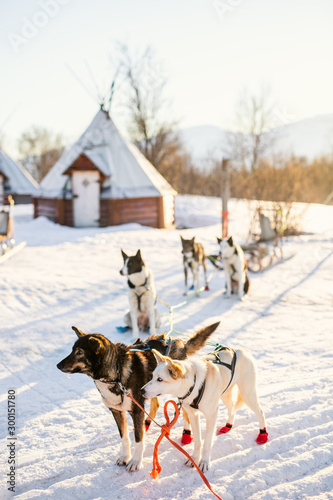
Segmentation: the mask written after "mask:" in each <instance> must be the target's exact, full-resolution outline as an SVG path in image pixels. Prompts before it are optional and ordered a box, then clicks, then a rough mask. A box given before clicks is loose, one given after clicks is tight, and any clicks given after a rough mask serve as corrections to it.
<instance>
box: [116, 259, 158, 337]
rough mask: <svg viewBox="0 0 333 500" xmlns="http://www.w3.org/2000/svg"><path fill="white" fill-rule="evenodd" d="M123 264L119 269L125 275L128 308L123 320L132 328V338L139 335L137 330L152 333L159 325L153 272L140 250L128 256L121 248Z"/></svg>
mask: <svg viewBox="0 0 333 500" xmlns="http://www.w3.org/2000/svg"><path fill="white" fill-rule="evenodd" d="M121 254H122V256H123V259H124V266H123V267H122V269H121V270H120V274H121V275H122V276H127V284H128V287H129V290H128V299H129V305H130V310H129V312H128V313H126V315H125V317H124V322H125V324H126V325H127V326H129V327H130V328H132V331H133V340H134V339H136V338H137V337H138V336H139V330H141V331H148V330H149V331H150V332H151V334H152V335H154V334H155V333H156V329H158V328H159V327H160V324H161V319H160V314H159V311H158V309H157V307H156V306H155V302H156V289H155V284H154V277H153V273H152V272H151V270H150V269H148V267H147V266H146V265H145V263H144V262H143V260H142V257H141V251H140V250H138V251H137V253H136V255H133V256H131V257H129V256H128V255H126V253H125V252H124V251H123V250H122V251H121Z"/></svg>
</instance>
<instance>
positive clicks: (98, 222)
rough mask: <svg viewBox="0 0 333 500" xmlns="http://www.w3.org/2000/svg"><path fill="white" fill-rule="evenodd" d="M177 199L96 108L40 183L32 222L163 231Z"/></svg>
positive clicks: (101, 110) (169, 219) (137, 151)
mask: <svg viewBox="0 0 333 500" xmlns="http://www.w3.org/2000/svg"><path fill="white" fill-rule="evenodd" d="M176 194H177V193H176V191H174V189H173V188H172V187H171V186H170V184H168V182H167V181H166V180H165V179H164V177H162V175H161V174H160V173H159V172H157V170H156V169H155V167H153V165H152V164H151V163H150V162H149V161H148V160H147V159H146V158H145V157H144V156H143V155H142V154H141V153H140V151H139V150H138V149H137V148H136V147H135V146H134V145H133V144H131V143H130V142H128V141H127V140H126V139H124V138H123V137H122V136H121V135H120V133H119V132H118V130H117V128H116V127H115V125H114V123H113V121H112V120H111V118H110V116H109V114H108V113H107V112H106V111H104V109H102V108H101V109H100V110H99V111H98V113H97V115H96V116H95V118H94V119H93V121H92V122H91V124H90V125H89V127H88V128H87V130H86V131H85V132H84V133H83V135H82V136H81V137H80V138H79V140H78V141H77V142H76V143H75V144H73V146H71V147H70V148H69V149H68V150H67V151H65V153H64V154H63V155H62V156H61V158H60V159H59V160H58V161H57V163H56V164H55V165H54V166H53V167H52V169H51V170H50V171H49V172H48V174H47V175H46V176H45V178H44V179H43V180H42V182H41V184H40V190H39V193H38V195H37V196H36V197H35V198H34V205H35V217H38V216H40V215H44V216H46V217H48V218H49V219H51V220H53V221H55V222H58V223H59V224H63V225H67V226H75V227H88V226H111V225H116V224H125V223H128V222H137V223H140V224H144V225H147V226H152V227H158V228H167V227H170V226H172V224H173V221H174V197H175V195H176Z"/></svg>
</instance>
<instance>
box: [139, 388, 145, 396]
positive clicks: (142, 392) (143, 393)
mask: <svg viewBox="0 0 333 500" xmlns="http://www.w3.org/2000/svg"><path fill="white" fill-rule="evenodd" d="M140 392H141V394H142V396H145V395H146V389H145V388H144V387H142V388H141V389H140Z"/></svg>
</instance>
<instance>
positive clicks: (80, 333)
mask: <svg viewBox="0 0 333 500" xmlns="http://www.w3.org/2000/svg"><path fill="white" fill-rule="evenodd" d="M72 330H74V332H75V333H76V335H77V336H78V338H80V337H84V336H85V335H87V334H86V333H84V332H83V331H82V330H79V329H78V328H76V326H72Z"/></svg>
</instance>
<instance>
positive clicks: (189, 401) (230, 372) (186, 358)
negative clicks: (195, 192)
mask: <svg viewBox="0 0 333 500" xmlns="http://www.w3.org/2000/svg"><path fill="white" fill-rule="evenodd" d="M181 242H182V253H183V264H184V276H185V292H184V294H185V295H186V294H187V293H188V271H189V270H190V271H191V273H192V275H193V287H194V289H195V290H197V289H198V286H199V268H200V266H202V267H203V270H204V276H205V285H206V289H208V282H207V270H206V255H205V252H204V249H203V246H202V245H201V244H200V243H196V242H195V239H194V238H192V239H191V240H185V239H183V238H181ZM218 244H219V247H220V256H221V258H222V259H223V265H224V270H225V276H226V297H230V295H231V294H232V293H237V294H238V297H239V298H242V296H243V294H244V293H248V290H249V279H248V276H247V272H246V261H245V259H244V254H243V251H242V249H241V248H240V246H239V245H236V244H235V243H234V241H233V239H232V237H230V238H228V239H223V240H220V239H219V238H218ZM121 252H122V256H123V260H124V265H123V267H122V269H121V270H120V274H121V275H123V276H125V277H126V278H127V284H128V298H129V305H130V310H129V312H128V313H127V314H126V315H125V323H126V325H127V326H128V327H130V328H131V329H132V332H133V341H134V339H136V340H135V341H134V342H133V343H132V344H131V345H129V346H126V345H124V344H122V343H119V342H117V343H113V342H111V341H110V340H108V339H107V338H106V337H104V336H103V335H101V334H98V333H92V334H87V333H84V332H82V331H81V330H79V329H78V328H76V327H74V326H73V327H72V328H73V330H74V331H75V333H76V335H77V337H78V339H77V341H76V342H75V344H74V346H73V348H72V352H71V353H70V354H69V355H68V356H67V357H66V358H65V359H63V360H62V361H60V363H58V365H57V367H58V368H59V370H61V371H62V372H64V373H85V374H86V375H88V376H90V377H91V378H92V379H93V380H94V382H95V385H96V387H97V389H98V391H99V392H100V394H101V397H102V400H103V403H104V404H105V406H106V407H107V408H108V409H109V410H110V411H111V413H112V414H113V417H114V419H115V421H116V424H117V427H118V430H119V435H120V439H121V451H120V455H119V457H118V459H117V461H116V463H117V465H123V466H125V467H126V469H127V470H128V471H136V470H139V469H140V468H141V466H142V459H143V451H144V434H145V431H146V432H147V431H148V429H149V425H150V423H151V421H150V420H148V419H146V420H145V416H144V413H143V412H142V410H140V409H139V408H138V406H136V405H135V404H134V403H133V402H132V401H131V400H130V399H129V398H128V397H126V395H125V391H129V393H130V394H131V395H132V396H133V398H134V399H135V400H136V401H137V402H138V403H139V404H140V405H141V406H143V407H144V405H145V401H146V400H147V399H149V400H150V412H149V414H150V416H151V418H153V419H154V418H155V416H156V413H157V410H158V408H159V402H158V397H159V396H162V395H166V394H169V395H172V396H175V397H177V398H178V401H179V403H180V406H182V409H183V419H184V429H183V435H182V444H189V443H190V442H191V441H192V436H191V429H192V432H193V441H194V451H193V455H192V457H193V459H194V461H195V462H196V463H197V464H199V468H200V469H201V470H202V471H207V470H208V468H209V464H210V453H211V447H212V442H213V437H214V434H215V428H216V422H217V414H218V405H219V401H220V399H221V400H222V402H223V403H224V404H225V406H226V407H227V412H228V420H227V422H226V425H225V426H223V427H221V428H220V429H219V431H218V434H224V433H226V432H229V431H230V430H231V428H232V426H233V424H234V419H235V413H236V411H237V409H239V408H240V407H241V406H242V405H243V404H244V403H245V404H246V405H247V406H248V407H249V408H250V409H251V410H252V411H253V412H254V413H255V415H256V417H257V419H258V423H259V434H258V436H257V439H256V441H257V443H258V444H264V443H266V442H267V440H268V433H267V431H266V424H265V416H264V413H263V411H262V409H261V407H260V405H259V402H258V396H257V387H256V368H255V363H254V359H253V357H252V356H251V354H250V353H249V352H248V351H247V350H246V349H235V350H234V349H232V348H231V347H226V346H222V345H218V344H217V345H216V348H215V350H214V351H213V352H212V353H210V354H208V355H206V356H204V357H201V358H193V359H192V358H191V356H192V355H193V354H195V353H196V352H197V351H198V350H199V349H200V348H201V347H203V346H204V345H205V343H206V342H207V340H208V339H209V338H210V336H211V335H212V333H213V332H214V331H215V330H216V329H217V327H218V325H219V323H215V324H212V325H210V326H207V327H205V328H202V329H201V330H199V331H198V332H196V333H195V334H194V336H193V337H191V338H190V339H189V340H188V341H187V342H183V341H182V340H181V339H179V338H175V337H169V336H167V335H166V333H163V334H156V329H158V328H159V326H160V316H159V312H158V309H157V308H156V305H155V302H156V289H155V285H154V277H153V274H152V272H151V270H150V269H149V268H148V266H146V264H145V263H144V261H143V259H142V256H141V252H140V250H138V252H137V253H136V255H134V256H128V255H126V253H125V252H124V251H123V250H122V251H121ZM148 329H149V330H150V336H149V337H147V338H146V339H145V340H144V341H142V340H140V339H139V338H137V337H138V335H139V331H140V330H141V331H148ZM126 412H129V414H130V415H131V417H132V421H133V425H134V440H135V443H134V452H133V454H132V455H131V446H130V439H129V432H128V424H127V418H126ZM200 412H201V413H203V414H204V416H205V420H206V432H205V439H204V443H203V444H202V440H201V431H200ZM186 465H188V466H192V463H191V462H190V461H187V462H186Z"/></svg>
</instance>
